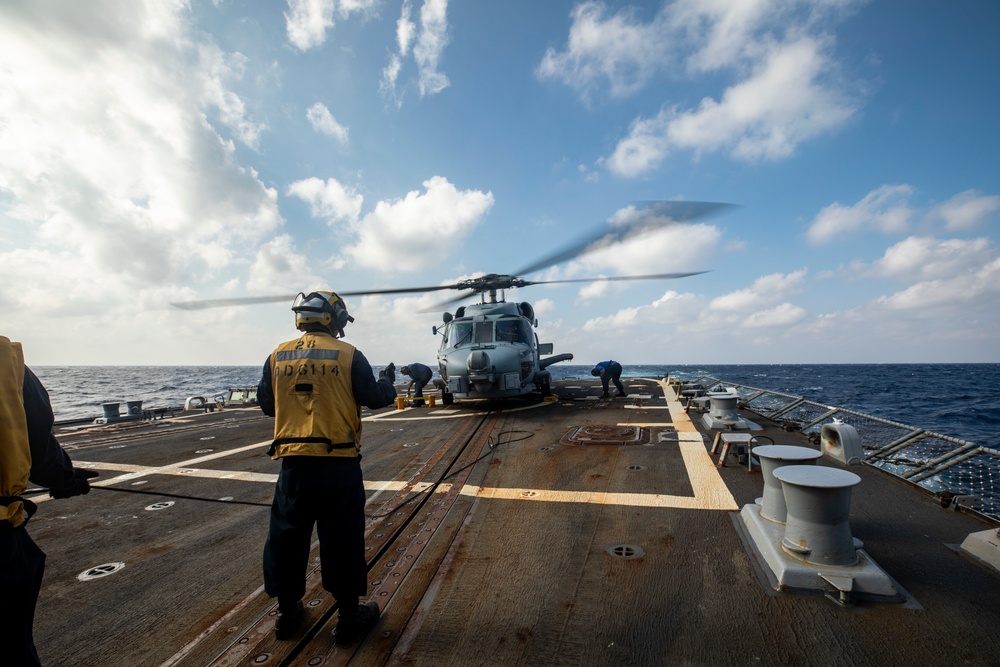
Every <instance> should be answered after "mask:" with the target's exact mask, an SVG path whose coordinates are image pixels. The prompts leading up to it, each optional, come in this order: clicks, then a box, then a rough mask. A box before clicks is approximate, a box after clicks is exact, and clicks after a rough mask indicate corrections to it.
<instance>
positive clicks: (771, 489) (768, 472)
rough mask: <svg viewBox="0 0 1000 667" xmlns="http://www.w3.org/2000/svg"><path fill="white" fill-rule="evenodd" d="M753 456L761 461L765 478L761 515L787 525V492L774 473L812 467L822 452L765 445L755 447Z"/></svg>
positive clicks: (796, 447)
mask: <svg viewBox="0 0 1000 667" xmlns="http://www.w3.org/2000/svg"><path fill="white" fill-rule="evenodd" d="M752 454H753V455H754V456H756V457H757V458H758V459H760V471H761V474H762V475H763V477H764V496H763V498H761V501H760V515H761V516H762V517H764V518H765V519H767V520H768V521H774V522H776V523H785V516H786V514H787V512H786V509H785V492H784V491H782V489H781V482H779V481H778V479H777V478H776V477H775V476H774V471H775V470H777V469H778V468H781V467H783V466H789V465H811V464H812V463H813V462H814V461H816V459H818V458H820V457H821V456H823V454H822V453H821V452H818V451H816V450H815V449H809V448H808V447H798V446H796V445H764V446H763V447H755V448H754V450H753V452H752Z"/></svg>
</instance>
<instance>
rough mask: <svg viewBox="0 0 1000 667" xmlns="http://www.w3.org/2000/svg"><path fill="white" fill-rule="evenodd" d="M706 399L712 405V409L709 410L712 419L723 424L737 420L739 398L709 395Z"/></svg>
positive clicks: (738, 416) (726, 394)
mask: <svg viewBox="0 0 1000 667" xmlns="http://www.w3.org/2000/svg"><path fill="white" fill-rule="evenodd" d="M708 397H709V400H710V401H711V404H712V407H711V409H710V410H709V413H710V414H711V415H712V417H714V418H715V419H718V420H721V421H724V422H735V421H738V420H739V418H740V411H739V406H738V403H739V396H737V395H736V394H729V393H725V394H716V393H710V394H709V395H708Z"/></svg>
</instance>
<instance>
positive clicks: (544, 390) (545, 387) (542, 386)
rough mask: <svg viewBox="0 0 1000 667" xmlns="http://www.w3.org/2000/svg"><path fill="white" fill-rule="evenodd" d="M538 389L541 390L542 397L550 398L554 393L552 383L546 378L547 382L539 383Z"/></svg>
mask: <svg viewBox="0 0 1000 667" xmlns="http://www.w3.org/2000/svg"><path fill="white" fill-rule="evenodd" d="M538 391H540V392H541V394H542V398H548V397H549V396H551V395H552V385H551V384H549V382H548V381H547V380H546V381H545V382H539V383H538Z"/></svg>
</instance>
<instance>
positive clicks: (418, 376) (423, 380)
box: [399, 362, 434, 397]
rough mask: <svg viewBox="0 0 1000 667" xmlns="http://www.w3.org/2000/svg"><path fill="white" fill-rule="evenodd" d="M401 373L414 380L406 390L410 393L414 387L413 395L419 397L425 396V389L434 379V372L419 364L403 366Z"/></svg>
mask: <svg viewBox="0 0 1000 667" xmlns="http://www.w3.org/2000/svg"><path fill="white" fill-rule="evenodd" d="M399 372H400V373H402V374H403V375H409V376H410V377H411V378H412V379H411V380H410V384H409V385H408V386H407V388H406V389H407V391H409V389H410V387H411V386H412V387H413V395H414V396H417V397H419V396H423V395H424V387H426V386H427V383H428V382H430V381H431V378H432V377H434V371H432V370H431V369H430V367H429V366H425V365H424V364H421V363H417V362H413V363H412V364H407V365H406V366H403V367H402V368H400V369H399Z"/></svg>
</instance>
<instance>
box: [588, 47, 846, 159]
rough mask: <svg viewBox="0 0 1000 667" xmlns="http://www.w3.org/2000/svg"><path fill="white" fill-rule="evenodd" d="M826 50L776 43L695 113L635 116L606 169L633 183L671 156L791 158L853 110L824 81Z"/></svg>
mask: <svg viewBox="0 0 1000 667" xmlns="http://www.w3.org/2000/svg"><path fill="white" fill-rule="evenodd" d="M824 44H825V42H824V41H822V40H817V39H813V38H802V39H799V40H797V41H795V42H791V43H786V44H778V45H775V46H773V48H772V49H770V50H769V51H768V52H767V53H766V54H764V55H763V56H762V57H761V60H760V62H759V64H758V65H757V67H756V68H755V70H754V71H753V72H752V74H751V75H750V76H749V77H748V78H747V79H745V80H743V81H741V82H739V83H737V84H735V85H733V86H731V87H730V88H729V89H728V90H726V91H725V92H724V93H723V95H722V99H721V100H719V101H716V100H713V99H710V98H705V99H704V100H702V101H701V104H700V105H699V106H698V107H697V108H696V109H692V110H689V111H681V110H680V109H679V108H678V107H676V106H673V107H669V108H663V109H661V110H660V111H659V113H658V114H657V115H656V116H654V117H652V118H637V119H636V120H634V121H633V122H632V126H631V128H630V131H629V134H628V136H626V137H625V138H623V139H621V140H620V141H619V142H618V144H617V146H616V147H615V150H614V151H613V152H612V153H611V155H610V156H608V157H607V158H606V159H605V160H604V163H605V164H606V165H607V166H608V168H609V169H611V171H613V172H614V173H616V174H618V175H620V176H624V177H629V178H631V177H636V176H639V175H641V174H644V173H647V172H649V171H650V170H652V169H654V168H656V167H657V166H659V164H660V163H661V162H662V161H663V159H664V158H666V157H667V156H668V155H669V153H670V152H671V151H674V150H685V149H687V150H693V151H695V152H696V153H701V152H711V151H725V152H727V153H729V154H730V155H731V156H733V157H734V158H737V159H740V160H744V161H756V160H761V159H770V160H774V159H781V158H786V157H789V156H790V155H792V154H793V153H794V151H795V149H796V148H797V147H798V146H799V145H800V144H802V143H803V142H805V141H808V140H809V139H812V138H814V137H817V136H820V135H822V134H824V133H827V132H829V131H831V130H833V129H835V128H836V127H838V126H840V125H842V124H843V123H844V122H845V121H846V120H847V119H849V118H850V117H851V116H852V115H853V114H854V112H855V106H854V104H853V103H852V102H851V101H850V99H849V98H848V97H847V96H846V95H844V94H843V93H842V92H839V91H838V90H836V89H834V88H832V87H830V86H828V85H825V84H824V83H823V81H822V76H823V73H824V72H825V70H827V69H828V68H829V67H830V64H829V57H828V56H827V55H825V53H824Z"/></svg>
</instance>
